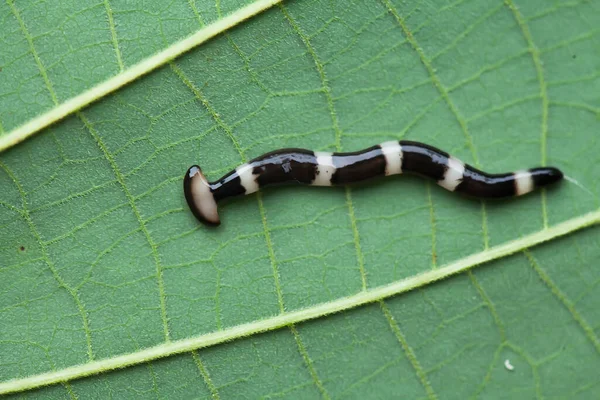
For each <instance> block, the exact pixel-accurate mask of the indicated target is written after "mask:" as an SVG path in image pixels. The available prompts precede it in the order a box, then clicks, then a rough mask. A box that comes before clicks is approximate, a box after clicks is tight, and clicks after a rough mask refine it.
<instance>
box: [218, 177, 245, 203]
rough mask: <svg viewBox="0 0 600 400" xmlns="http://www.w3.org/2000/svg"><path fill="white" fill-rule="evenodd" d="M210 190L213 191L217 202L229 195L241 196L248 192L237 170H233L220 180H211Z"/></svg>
mask: <svg viewBox="0 0 600 400" xmlns="http://www.w3.org/2000/svg"><path fill="white" fill-rule="evenodd" d="M210 190H211V191H212V192H213V196H215V201H216V202H217V203H218V202H219V201H220V200H222V199H225V198H227V197H234V196H241V195H243V194H244V193H246V189H245V188H244V187H243V186H242V180H241V179H240V176H239V175H238V173H237V171H236V170H233V171H231V172H230V173H228V174H227V175H225V176H223V177H222V178H221V179H219V180H218V181H215V182H211V183H210Z"/></svg>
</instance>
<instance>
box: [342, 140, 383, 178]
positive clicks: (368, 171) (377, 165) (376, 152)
mask: <svg viewBox="0 0 600 400" xmlns="http://www.w3.org/2000/svg"><path fill="white" fill-rule="evenodd" d="M332 160H333V165H334V167H335V168H336V170H335V172H334V174H333V176H332V177H331V184H332V185H346V184H349V183H354V182H360V181H363V180H365V179H370V178H374V177H376V176H383V175H385V165H386V161H385V156H384V155H383V152H382V151H381V147H379V146H373V147H369V148H368V149H366V150H363V151H357V152H354V153H333V157H332Z"/></svg>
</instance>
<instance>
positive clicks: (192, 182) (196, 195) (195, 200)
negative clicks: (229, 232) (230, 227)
mask: <svg viewBox="0 0 600 400" xmlns="http://www.w3.org/2000/svg"><path fill="white" fill-rule="evenodd" d="M183 192H184V194H185V200H186V201H187V203H188V205H189V206H190V209H191V210H192V213H194V215H195V216H196V218H198V220H199V221H201V222H203V223H205V224H207V225H215V226H216V225H220V224H221V220H220V219H219V212H218V210H217V202H216V201H215V197H214V196H213V193H212V190H211V187H210V184H209V183H208V181H207V180H206V177H205V176H204V174H203V173H202V170H201V169H200V167H199V166H197V165H193V166H192V167H190V169H188V171H187V172H186V174H185V177H184V178H183Z"/></svg>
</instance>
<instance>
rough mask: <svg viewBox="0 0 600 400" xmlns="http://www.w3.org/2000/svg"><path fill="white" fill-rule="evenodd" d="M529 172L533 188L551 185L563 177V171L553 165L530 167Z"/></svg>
mask: <svg viewBox="0 0 600 400" xmlns="http://www.w3.org/2000/svg"><path fill="white" fill-rule="evenodd" d="M529 172H530V173H531V179H533V185H534V186H533V187H535V188H539V187H542V186H546V185H551V184H553V183H556V182H558V181H560V180H561V179H562V178H563V173H562V172H561V171H560V170H559V169H556V168H553V167H543V168H532V169H530V170H529Z"/></svg>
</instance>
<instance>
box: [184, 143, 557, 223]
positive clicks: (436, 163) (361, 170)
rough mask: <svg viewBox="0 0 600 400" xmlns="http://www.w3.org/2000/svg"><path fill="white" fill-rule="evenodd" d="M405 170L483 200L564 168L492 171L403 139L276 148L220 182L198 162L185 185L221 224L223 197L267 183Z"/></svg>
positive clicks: (206, 217) (200, 208)
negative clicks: (324, 148)
mask: <svg viewBox="0 0 600 400" xmlns="http://www.w3.org/2000/svg"><path fill="white" fill-rule="evenodd" d="M405 172H406V173H413V174H417V175H421V176H424V177H426V178H430V179H432V180H435V181H436V182H437V184H438V185H440V186H442V187H443V188H445V189H447V190H449V191H456V192H460V193H464V194H465V195H467V196H472V197H477V198H482V199H496V198H503V197H513V196H521V195H523V194H526V193H529V192H531V191H532V190H534V189H536V188H539V187H542V186H546V185H549V184H552V183H555V182H558V181H560V180H561V179H562V178H563V174H562V172H561V171H560V170H558V169H556V168H553V167H542V168H533V169H528V170H520V171H516V172H509V173H504V174H488V173H486V172H483V171H480V170H478V169H476V168H473V167H471V166H470V165H467V164H464V163H463V162H462V161H460V160H458V159H457V158H454V157H452V156H450V155H449V154H448V153H446V152H444V151H441V150H439V149H436V148H435V147H433V146H429V145H426V144H423V143H418V142H412V141H406V140H401V141H390V142H385V143H381V144H379V145H376V146H373V147H369V148H368V149H365V150H361V151H356V152H352V153H329V152H319V151H310V150H305V149H281V150H276V151H273V152H270V153H266V154H263V155H262V156H260V157H257V158H255V159H253V160H251V161H249V162H247V163H245V164H242V165H240V166H239V167H237V168H236V169H235V170H233V171H231V172H229V173H227V174H226V175H225V176H223V177H222V178H220V179H218V180H216V181H214V182H209V181H208V180H207V179H206V177H205V176H204V174H203V173H202V170H201V169H200V167H199V166H197V165H194V166H192V167H191V168H190V169H188V171H187V173H186V174H185V177H184V180H183V189H184V193H185V198H186V200H187V203H188V205H189V206H190V209H191V211H192V213H193V214H194V215H195V216H196V218H198V220H200V221H201V222H204V223H206V224H208V225H219V224H220V223H221V221H220V219H219V213H218V209H217V204H218V203H219V202H220V201H222V200H224V199H227V198H229V197H235V196H241V195H246V194H250V193H254V192H256V191H257V190H259V189H260V188H262V187H264V186H268V185H276V184H283V183H300V184H305V185H313V186H334V185H346V184H351V183H355V182H360V181H363V180H366V179H370V178H374V177H378V176H386V175H396V174H401V173H405Z"/></svg>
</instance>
